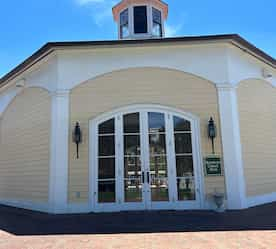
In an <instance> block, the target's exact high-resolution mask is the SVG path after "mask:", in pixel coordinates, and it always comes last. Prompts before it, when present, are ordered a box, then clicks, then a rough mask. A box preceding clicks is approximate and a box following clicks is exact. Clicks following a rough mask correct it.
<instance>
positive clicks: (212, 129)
mask: <svg viewBox="0 0 276 249" xmlns="http://www.w3.org/2000/svg"><path fill="white" fill-rule="evenodd" d="M216 136H217V129H216V125H215V122H214V119H213V118H212V117H211V118H210V120H209V123H208V137H209V138H210V139H211V141H212V152H213V154H215V146H214V139H215V138H216Z"/></svg>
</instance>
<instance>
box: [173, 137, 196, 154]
mask: <svg viewBox="0 0 276 249" xmlns="http://www.w3.org/2000/svg"><path fill="white" fill-rule="evenodd" d="M174 137H175V153H176V154H185V153H192V139H191V134H190V133H177V134H175V135H174Z"/></svg>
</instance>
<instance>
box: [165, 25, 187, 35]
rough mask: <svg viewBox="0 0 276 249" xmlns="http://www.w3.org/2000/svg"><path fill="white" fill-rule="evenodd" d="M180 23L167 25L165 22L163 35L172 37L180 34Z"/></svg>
mask: <svg viewBox="0 0 276 249" xmlns="http://www.w3.org/2000/svg"><path fill="white" fill-rule="evenodd" d="M182 26H183V25H182V24H178V25H169V24H167V23H166V24H165V35H166V37H174V36H178V35H180V32H181V30H182Z"/></svg>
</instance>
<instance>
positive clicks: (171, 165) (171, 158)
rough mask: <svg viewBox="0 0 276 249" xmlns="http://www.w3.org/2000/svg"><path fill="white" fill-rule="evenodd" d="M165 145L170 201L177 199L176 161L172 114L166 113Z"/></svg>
mask: <svg viewBox="0 0 276 249" xmlns="http://www.w3.org/2000/svg"><path fill="white" fill-rule="evenodd" d="M166 131H167V132H166V146H167V163H168V185H169V198H170V202H171V203H174V202H176V201H177V186H176V162H175V145H174V127H173V115H172V114H171V113H168V114H166Z"/></svg>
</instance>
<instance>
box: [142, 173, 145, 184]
mask: <svg viewBox="0 0 276 249" xmlns="http://www.w3.org/2000/svg"><path fill="white" fill-rule="evenodd" d="M142 183H145V172H142Z"/></svg>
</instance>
